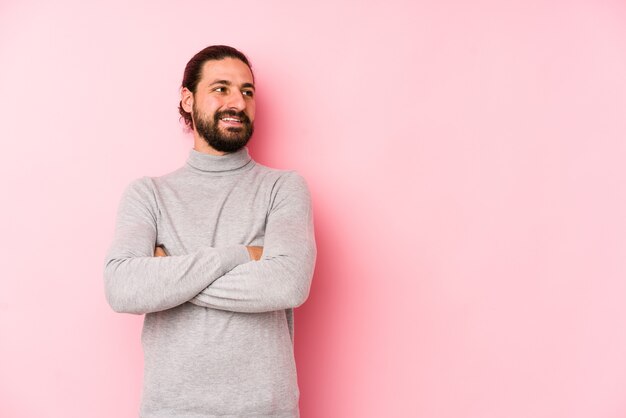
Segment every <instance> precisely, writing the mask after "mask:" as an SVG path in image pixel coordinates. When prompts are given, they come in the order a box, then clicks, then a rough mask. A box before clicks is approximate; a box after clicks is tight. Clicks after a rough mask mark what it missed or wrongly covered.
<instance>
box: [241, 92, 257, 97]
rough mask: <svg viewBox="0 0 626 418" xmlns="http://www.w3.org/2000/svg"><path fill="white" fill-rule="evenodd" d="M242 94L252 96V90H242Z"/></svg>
mask: <svg viewBox="0 0 626 418" xmlns="http://www.w3.org/2000/svg"><path fill="white" fill-rule="evenodd" d="M241 93H242V94H243V95H244V96H248V97H254V91H253V90H244V91H242V92H241Z"/></svg>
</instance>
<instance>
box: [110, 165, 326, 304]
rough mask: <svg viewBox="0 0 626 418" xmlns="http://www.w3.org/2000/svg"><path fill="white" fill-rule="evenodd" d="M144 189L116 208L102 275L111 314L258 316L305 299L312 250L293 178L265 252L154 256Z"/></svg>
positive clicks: (306, 205)
mask: <svg viewBox="0 0 626 418" xmlns="http://www.w3.org/2000/svg"><path fill="white" fill-rule="evenodd" d="M149 188H150V186H149V185H148V184H147V183H146V182H145V181H143V182H142V181H137V182H135V183H133V184H131V186H130V187H129V188H128V189H127V191H126V192H125V194H124V197H123V198H122V203H121V204H120V210H119V211H118V221H117V225H116V234H115V239H114V242H113V245H112V246H111V249H110V251H109V254H108V255H107V260H106V263H105V275H104V276H105V285H106V286H105V288H106V294H107V299H108V301H109V303H110V305H111V306H112V307H113V309H114V310H116V311H118V312H129V313H136V314H142V313H148V312H156V311H161V310H165V309H169V308H172V307H175V306H178V305H180V304H182V303H185V302H191V303H194V304H196V305H198V306H203V307H207V308H214V309H223V310H230V311H237V312H264V311H272V310H279V309H286V308H291V307H295V306H298V305H300V304H301V303H303V302H304V300H305V299H306V298H307V296H308V292H309V287H310V281H311V278H312V275H313V268H314V264H315V257H316V248H315V238H314V234H313V219H312V213H311V205H310V197H309V192H308V188H307V187H306V184H305V183H304V180H303V179H302V178H301V177H300V176H299V175H297V174H295V173H290V174H289V177H288V178H287V179H285V181H284V184H283V185H282V187H281V189H280V191H279V192H278V193H277V194H276V197H275V199H274V201H273V204H272V208H271V210H270V213H269V214H268V218H267V224H266V231H265V243H264V247H254V246H245V245H242V244H239V245H233V246H229V247H219V248H217V247H203V248H200V249H199V250H197V251H195V252H192V253H190V254H185V255H177V256H167V257H166V256H164V255H165V253H164V252H163V253H160V252H159V251H162V249H159V248H157V249H156V251H155V247H154V246H155V242H156V215H155V213H156V211H155V210H154V209H155V208H156V202H154V201H151V199H154V194H153V193H152V192H151V190H149ZM155 255H156V256H157V257H155Z"/></svg>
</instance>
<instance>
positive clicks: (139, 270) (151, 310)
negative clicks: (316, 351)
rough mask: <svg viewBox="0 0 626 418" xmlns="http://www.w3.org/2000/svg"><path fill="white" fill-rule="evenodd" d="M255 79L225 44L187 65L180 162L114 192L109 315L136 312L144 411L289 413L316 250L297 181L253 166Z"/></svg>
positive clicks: (157, 415) (160, 415)
mask: <svg viewBox="0 0 626 418" xmlns="http://www.w3.org/2000/svg"><path fill="white" fill-rule="evenodd" d="M254 93H255V91H254V77H253V74H252V70H251V67H250V63H249V62H248V60H247V58H246V57H245V56H244V55H243V54H242V53H241V52H239V51H237V50H236V49H234V48H230V47H227V46H210V47H208V48H206V49H204V50H202V51H200V52H199V53H198V54H196V55H195V56H194V57H193V58H192V59H191V60H190V61H189V63H188V64H187V67H186V68H185V73H184V78H183V83H182V90H181V101H180V107H179V111H180V113H181V115H182V117H183V119H184V120H185V123H186V124H187V125H188V126H189V128H191V129H192V130H193V136H194V147H193V149H192V150H190V154H189V158H188V160H187V163H186V164H185V165H184V166H183V167H181V168H180V169H178V170H177V171H174V172H172V173H170V174H167V175H164V176H161V177H156V178H148V177H144V178H141V179H138V180H136V181H134V182H132V183H131V184H130V186H129V187H128V188H127V189H126V191H125V192H124V195H123V197H122V200H121V203H120V207H119V211H118V216H117V223H116V229H115V238H114V241H113V244H112V245H111V248H110V250H109V252H108V254H107V257H106V261H105V269H104V278H105V285H106V286H105V287H106V295H107V300H108V301H109V304H110V305H111V306H112V308H113V309H114V310H115V311H117V312H128V313H135V314H145V320H144V326H143V333H142V343H143V348H144V358H145V373H144V389H143V395H142V402H141V412H140V416H141V417H143V418H177V417H185V418H192V417H193V418H196V417H197V418H199V417H225V416H227V417H248V418H250V417H256V418H259V417H285V418H287V417H289V418H292V417H297V416H298V415H299V412H298V397H299V392H298V385H297V379H296V369H295V362H294V356H293V311H292V308H294V307H296V306H299V305H300V304H302V303H303V302H304V301H305V299H306V298H307V296H308V293H309V287H310V284H311V278H312V275H313V269H314V264H315V258H316V247H315V237H314V231H313V215H312V211H311V200H310V194H309V191H308V188H307V185H306V183H305V181H304V180H303V178H302V177H301V176H300V175H298V174H297V173H296V172H294V171H281V170H275V169H271V168H268V167H265V166H262V165H260V164H258V163H256V162H255V161H254V160H253V159H251V157H250V156H249V154H248V149H247V148H246V147H245V145H246V144H247V142H248V140H249V139H250V137H251V136H252V133H253V131H254V116H255V96H254Z"/></svg>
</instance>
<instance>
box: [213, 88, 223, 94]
mask: <svg viewBox="0 0 626 418" xmlns="http://www.w3.org/2000/svg"><path fill="white" fill-rule="evenodd" d="M213 91H216V92H218V93H224V92H225V91H226V87H215V88H214V89H213Z"/></svg>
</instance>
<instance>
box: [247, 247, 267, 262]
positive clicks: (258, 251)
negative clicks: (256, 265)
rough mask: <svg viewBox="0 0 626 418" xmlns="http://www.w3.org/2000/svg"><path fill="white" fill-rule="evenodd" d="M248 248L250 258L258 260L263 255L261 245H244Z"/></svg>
mask: <svg viewBox="0 0 626 418" xmlns="http://www.w3.org/2000/svg"><path fill="white" fill-rule="evenodd" d="M246 248H247V249H248V253H250V258H251V259H252V260H254V261H259V260H260V259H261V257H262V256H263V247H252V246H248V247H246Z"/></svg>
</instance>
